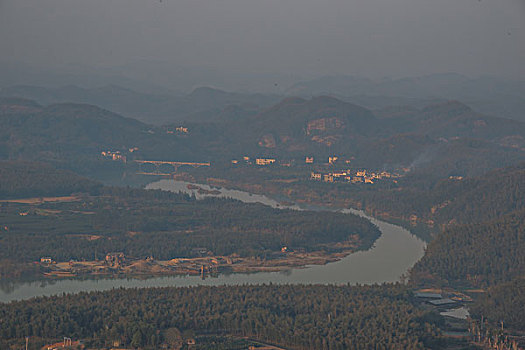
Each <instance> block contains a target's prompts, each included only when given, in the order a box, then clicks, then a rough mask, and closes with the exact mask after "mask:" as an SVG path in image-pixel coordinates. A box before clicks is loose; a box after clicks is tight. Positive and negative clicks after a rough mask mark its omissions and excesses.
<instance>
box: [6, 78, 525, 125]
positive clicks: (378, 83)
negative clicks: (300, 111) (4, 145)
mask: <svg viewBox="0 0 525 350" xmlns="http://www.w3.org/2000/svg"><path fill="white" fill-rule="evenodd" d="M276 84H277V83H276ZM57 86H58V87H44V86H33V85H9V86H3V87H1V89H0V96H4V97H24V98H27V99H32V100H35V101H37V102H39V103H41V104H44V105H47V104H51V103H63V102H76V103H88V104H94V105H97V106H100V107H102V108H106V109H109V110H111V111H114V112H117V113H120V114H123V115H126V116H129V117H133V118H136V119H139V120H141V121H143V122H146V123H151V124H159V125H160V124H166V123H170V122H175V121H183V120H186V121H206V120H214V119H217V118H218V119H221V116H220V115H221V112H222V111H223V110H224V109H225V108H226V107H232V106H235V107H237V108H240V109H242V110H243V113H242V114H243V116H244V115H253V114H255V113H257V112H260V111H261V110H262V109H264V108H266V107H269V106H271V105H273V104H275V103H277V102H279V101H280V100H281V99H282V98H284V97H286V96H290V97H293V96H299V97H303V98H310V97H315V96H320V95H327V96H334V97H336V98H338V99H341V100H343V101H347V102H350V103H354V104H357V105H361V106H364V107H367V108H369V109H372V110H378V109H384V108H387V107H392V106H410V107H414V108H417V109H421V108H424V107H425V106H428V105H431V104H436V103H442V102H446V101H448V100H458V101H461V102H462V103H464V104H466V105H468V106H470V107H471V108H473V109H474V110H476V111H478V112H480V113H483V114H486V115H491V116H495V117H505V118H510V119H515V120H521V121H523V120H525V114H524V112H523V111H524V110H525V102H523V101H524V99H523V96H525V82H523V81H512V80H505V79H497V78H490V77H479V78H469V77H466V76H463V75H460V74H434V75H429V76H422V77H411V78H402V79H387V78H385V79H381V80H372V79H367V78H361V77H353V76H344V75H340V76H325V77H321V78H317V79H313V80H305V81H302V82H298V83H293V84H290V85H288V86H289V87H283V88H279V89H277V90H272V92H271V93H268V92H263V93H255V92H249V93H247V92H246V91H257V90H249V89H248V90H243V92H228V91H225V90H221V89H218V88H211V87H206V86H205V85H204V86H202V87H199V88H196V89H188V91H190V92H189V93H173V92H172V91H171V90H169V89H166V88H161V87H156V88H150V89H147V92H142V90H141V89H135V86H136V84H131V85H130V84H125V83H124V85H115V84H106V85H98V87H79V86H75V85H57ZM124 86H131V88H129V87H124ZM232 91H235V90H232Z"/></svg>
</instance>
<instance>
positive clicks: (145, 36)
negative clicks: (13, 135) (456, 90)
mask: <svg viewBox="0 0 525 350" xmlns="http://www.w3.org/2000/svg"><path fill="white" fill-rule="evenodd" d="M0 61H4V62H5V61H22V62H26V63H30V64H39V65H44V66H47V65H49V66H52V67H55V68H56V67H60V66H62V65H72V64H73V65H75V64H80V65H88V66H97V67H100V66H133V67H140V64H141V62H149V61H160V62H163V63H165V64H169V65H171V66H173V67H179V68H180V67H196V68H199V67H206V68H210V69H219V70H223V71H225V72H236V73H254V72H273V73H279V74H281V73H282V74H307V75H323V74H353V75H361V76H368V77H383V76H390V77H399V76H408V75H420V74H430V73H440V72H458V73H463V74H467V75H483V74H487V75H496V76H506V77H512V76H515V77H519V78H525V68H524V67H525V0H322V1H321V0H162V1H159V0H156V1H154V0H0Z"/></svg>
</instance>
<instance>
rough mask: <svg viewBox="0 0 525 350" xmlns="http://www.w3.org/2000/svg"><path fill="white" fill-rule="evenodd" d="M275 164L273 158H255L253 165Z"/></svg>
mask: <svg viewBox="0 0 525 350" xmlns="http://www.w3.org/2000/svg"><path fill="white" fill-rule="evenodd" d="M273 163H275V159H274V158H257V159H255V164H257V165H270V164H273Z"/></svg>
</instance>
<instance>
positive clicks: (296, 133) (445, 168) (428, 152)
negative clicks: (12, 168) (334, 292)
mask: <svg viewBox="0 0 525 350" xmlns="http://www.w3.org/2000/svg"><path fill="white" fill-rule="evenodd" d="M225 94H226V95H228V94H227V93H222V92H217V91H215V90H210V89H199V90H197V91H194V93H192V94H191V95H189V97H188V98H191V99H193V100H195V101H198V100H201V99H207V98H208V99H211V98H213V96H216V99H217V100H222V101H224V100H225V99H226V98H227V97H225ZM0 102H1V103H0V122H2V125H3V126H4V127H3V128H2V130H0V140H1V141H0V157H1V158H3V159H28V160H44V161H53V162H58V161H60V162H71V161H73V160H75V161H78V160H82V159H91V160H95V159H98V160H100V158H101V156H100V152H101V151H104V150H112V151H122V152H127V150H128V149H130V148H134V147H137V148H138V151H137V152H134V153H133V154H127V157H129V158H130V159H137V158H138V159H140V158H142V159H159V160H161V159H165V160H179V161H183V160H193V161H207V160H210V159H215V160H216V161H219V162H221V161H225V162H229V160H230V159H231V158H234V157H239V156H242V155H250V156H264V155H266V156H276V157H278V158H279V159H294V158H295V159H304V157H305V156H306V155H312V156H315V157H318V158H321V159H322V158H325V157H328V156H329V155H338V156H340V157H344V158H346V159H352V167H367V168H369V167H370V168H375V169H386V170H389V169H396V168H399V167H410V168H411V170H412V173H411V174H413V176H412V178H411V179H412V181H414V182H417V181H421V180H422V179H424V180H427V179H432V181H434V180H435V179H439V178H443V177H448V176H451V175H461V176H475V175H477V174H480V173H482V172H486V171H488V170H491V169H494V168H497V167H504V166H509V165H512V164H516V163H518V162H520V161H523V160H525V125H524V123H521V122H518V121H514V120H509V119H503V118H495V117H487V116H483V115H481V114H478V113H476V112H474V111H472V110H471V109H470V108H469V107H467V106H465V105H463V104H461V103H459V102H454V101H452V102H446V103H441V104H437V105H432V106H428V107H425V108H422V109H416V108H412V107H406V108H404V107H403V108H396V109H392V108H390V109H384V110H381V111H378V112H375V113H374V112H372V111H371V110H368V109H366V108H363V107H360V106H357V105H354V104H351V103H347V102H344V101H341V100H338V99H336V98H333V97H326V96H321V97H315V98H312V99H308V100H307V99H302V98H286V99H284V100H282V101H281V102H279V103H277V104H275V105H273V106H271V107H268V108H266V109H264V110H263V111H262V112H259V113H257V112H255V111H253V110H251V111H249V112H248V111H247V110H246V109H244V108H242V107H239V106H228V107H226V108H225V109H223V110H222V111H220V112H219V113H218V115H217V116H216V117H215V118H212V119H211V120H210V119H206V121H197V120H194V121H193V122H188V123H182V124H184V125H185V126H186V127H188V128H189V130H190V131H189V132H188V133H173V130H175V129H176V127H178V126H180V125H181V123H176V124H172V125H168V126H166V127H154V126H151V125H148V124H145V123H143V122H140V121H138V120H135V119H131V118H126V117H122V116H121V115H118V114H116V113H113V112H109V111H108V110H105V109H101V108H99V107H95V106H92V105H85V104H73V103H65V104H52V105H49V106H47V107H45V106H41V105H39V104H36V103H35V102H33V101H30V100H25V99H21V98H12V99H9V98H4V99H2V100H1V101H0ZM210 103H215V102H210ZM204 119H205V118H204ZM409 178H410V177H409Z"/></svg>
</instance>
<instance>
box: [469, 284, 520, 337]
mask: <svg viewBox="0 0 525 350" xmlns="http://www.w3.org/2000/svg"><path fill="white" fill-rule="evenodd" d="M470 310H471V313H472V315H473V317H475V318H476V319H481V317H485V318H488V319H489V320H491V321H492V322H494V323H500V322H501V321H503V326H504V327H507V328H512V329H521V330H523V329H525V312H523V310H525V279H524V278H523V277H521V278H516V279H514V280H513V281H511V282H505V283H502V284H499V285H497V286H494V287H491V288H489V290H488V292H487V293H486V294H484V295H482V296H481V297H480V299H479V300H478V302H477V303H475V304H474V305H473V306H472V308H471V309H470ZM500 325H501V323H500Z"/></svg>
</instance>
